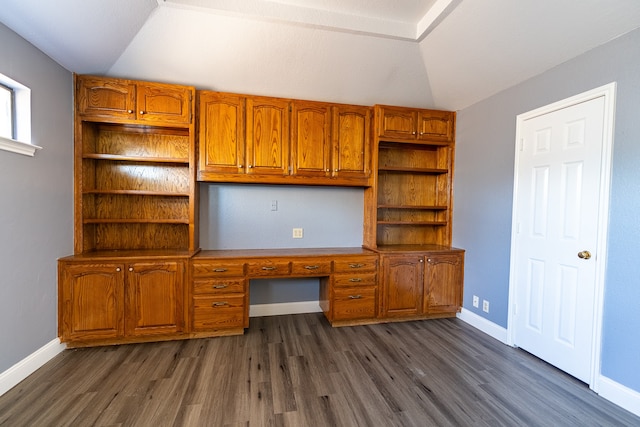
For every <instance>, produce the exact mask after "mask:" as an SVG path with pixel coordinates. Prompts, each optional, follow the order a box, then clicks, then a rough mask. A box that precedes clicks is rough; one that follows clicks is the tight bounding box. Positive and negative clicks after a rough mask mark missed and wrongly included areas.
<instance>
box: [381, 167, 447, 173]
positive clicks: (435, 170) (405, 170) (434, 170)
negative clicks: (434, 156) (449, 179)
mask: <svg viewBox="0 0 640 427" xmlns="http://www.w3.org/2000/svg"><path fill="white" fill-rule="evenodd" d="M378 171H379V172H396V173H410V174H416V173H420V174H429V175H443V174H446V173H449V169H439V168H410V167H395V166H380V167H379V168H378Z"/></svg>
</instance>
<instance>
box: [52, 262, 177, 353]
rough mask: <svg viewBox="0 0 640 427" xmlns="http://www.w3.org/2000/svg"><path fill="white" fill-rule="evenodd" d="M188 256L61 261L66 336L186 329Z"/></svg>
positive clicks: (106, 338) (124, 336)
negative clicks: (186, 272) (185, 260)
mask: <svg viewBox="0 0 640 427" xmlns="http://www.w3.org/2000/svg"><path fill="white" fill-rule="evenodd" d="M184 265H185V263H184V261H182V260H163V261H143V260H141V261H134V260H127V262H96V261H90V262H68V261H60V264H59V304H60V305H59V310H58V312H59V322H58V329H59V331H58V332H59V336H60V339H61V341H63V342H68V343H70V344H71V345H73V344H74V343H76V344H79V345H82V344H83V343H117V342H120V341H121V342H128V341H130V340H141V339H142V340H143V339H144V338H145V337H157V336H160V335H165V336H171V335H176V334H180V333H181V332H183V330H184V317H185V316H184V270H185V268H184Z"/></svg>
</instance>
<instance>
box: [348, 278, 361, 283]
mask: <svg viewBox="0 0 640 427" xmlns="http://www.w3.org/2000/svg"><path fill="white" fill-rule="evenodd" d="M349 281H350V282H362V279H361V278H360V277H354V278H353V279H349Z"/></svg>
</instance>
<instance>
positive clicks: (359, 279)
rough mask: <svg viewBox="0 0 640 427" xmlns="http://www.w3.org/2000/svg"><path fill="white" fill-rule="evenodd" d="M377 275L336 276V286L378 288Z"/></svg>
mask: <svg viewBox="0 0 640 427" xmlns="http://www.w3.org/2000/svg"><path fill="white" fill-rule="evenodd" d="M376 284H377V283H376V273H363V274H334V275H333V285H334V286H340V287H344V286H358V287H360V286H376Z"/></svg>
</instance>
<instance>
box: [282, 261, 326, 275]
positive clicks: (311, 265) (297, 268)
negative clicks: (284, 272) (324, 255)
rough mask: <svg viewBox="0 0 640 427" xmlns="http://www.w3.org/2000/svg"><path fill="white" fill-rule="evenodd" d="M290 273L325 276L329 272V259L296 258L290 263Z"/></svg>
mask: <svg viewBox="0 0 640 427" xmlns="http://www.w3.org/2000/svg"><path fill="white" fill-rule="evenodd" d="M291 274H295V275H296V276H327V275H329V274H331V261H325V260H321V261H318V260H315V261H314V260H313V259H308V260H296V261H293V262H292V263H291Z"/></svg>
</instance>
